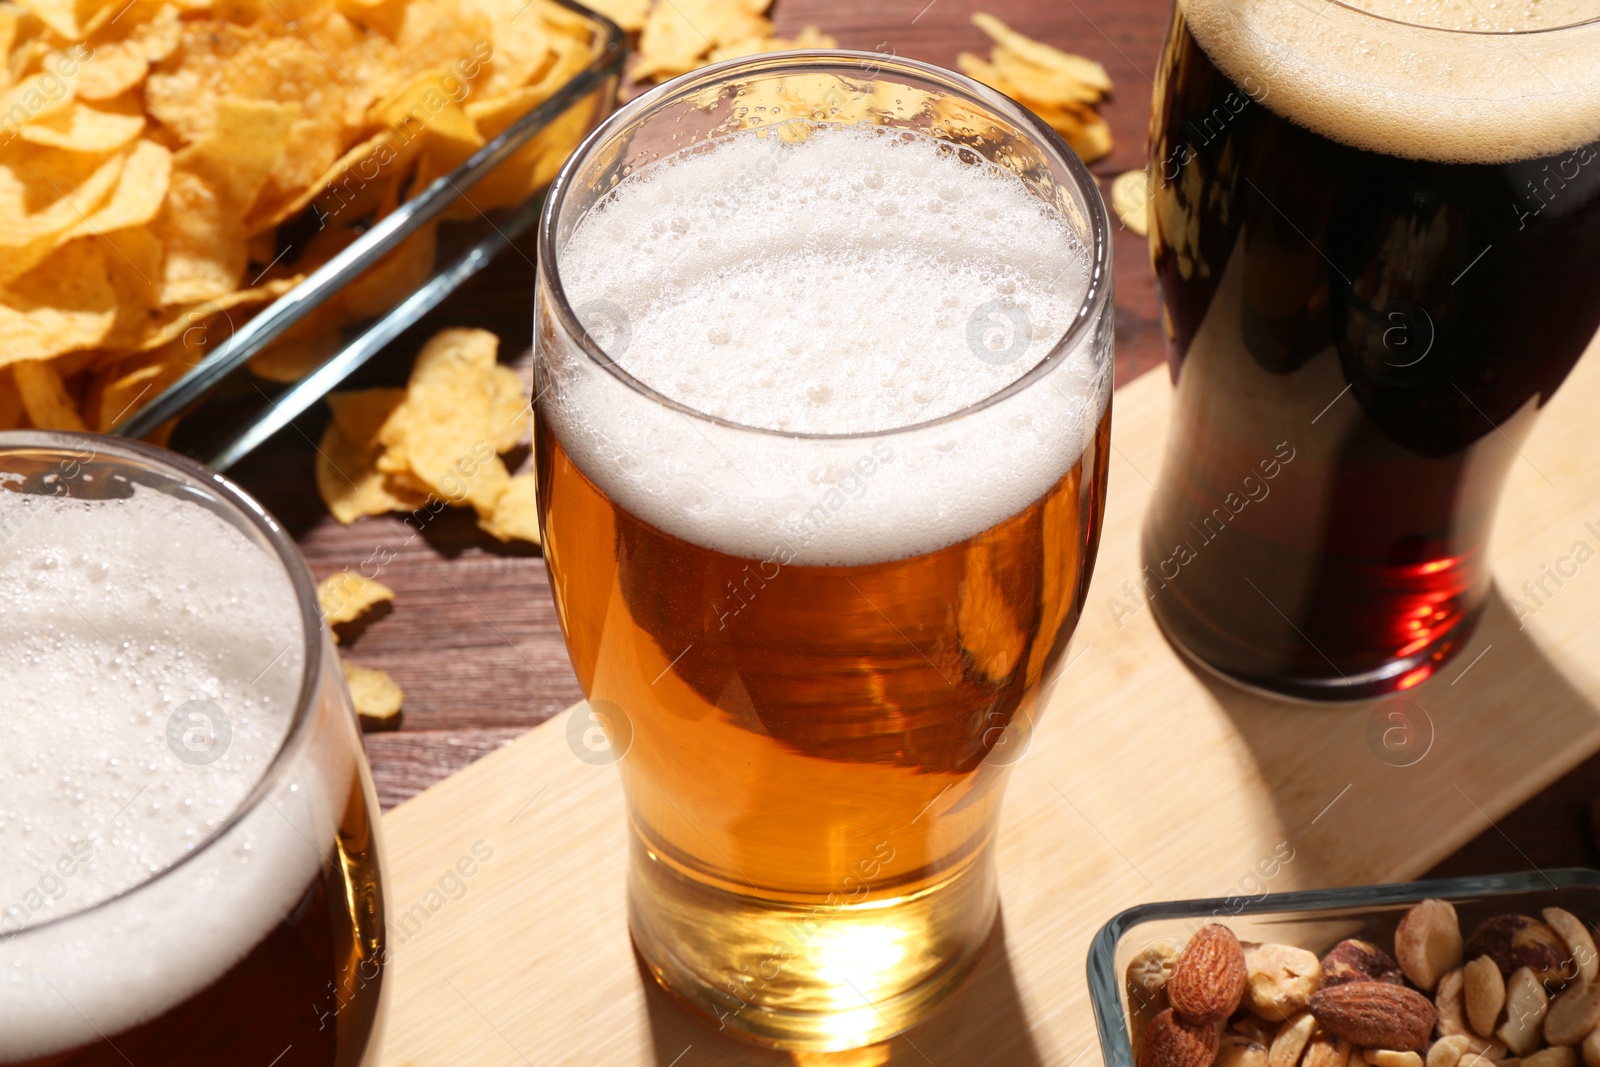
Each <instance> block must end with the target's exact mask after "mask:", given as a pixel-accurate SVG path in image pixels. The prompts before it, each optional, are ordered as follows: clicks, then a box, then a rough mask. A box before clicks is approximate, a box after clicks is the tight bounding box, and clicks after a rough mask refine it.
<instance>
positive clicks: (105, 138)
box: [0, 0, 597, 431]
mask: <svg viewBox="0 0 1600 1067" xmlns="http://www.w3.org/2000/svg"><path fill="white" fill-rule="evenodd" d="M593 30H594V26H593V24H592V23H591V22H590V21H588V20H586V19H583V18H581V17H579V16H577V15H575V14H573V13H572V12H570V11H568V10H567V9H565V8H563V7H561V6H560V5H558V4H555V3H553V2H551V0H531V2H530V0H20V2H16V0H0V58H3V60H4V62H3V63H0V429H9V428H14V427H18V426H34V427H39V428H46V429H90V430H101V431H103V430H107V429H110V428H111V427H112V426H114V425H115V424H116V423H118V422H120V421H121V420H123V419H124V418H126V417H127V416H128V415H129V414H131V413H132V412H133V411H135V410H136V409H137V408H138V407H139V406H140V405H141V404H143V403H148V402H149V400H151V399H153V398H154V397H155V396H156V395H158V394H159V392H160V391H161V390H162V389H163V388H165V387H166V386H167V385H168V384H170V383H171V382H172V381H174V380H176V379H177V378H178V377H180V376H181V375H182V374H183V373H184V372H185V371H187V370H188V369H189V368H190V367H191V366H192V365H194V364H195V363H197V362H198V361H199V360H200V359H201V358H203V357H204V356H205V355H206V354H207V353H208V352H209V351H211V350H213V349H214V347H215V345H216V344H217V343H219V342H220V341H221V340H224V339H225V338H226V337H227V336H228V335H229V334H231V332H232V330H233V329H235V328H236V327H237V326H238V325H240V324H242V322H243V321H244V319H245V318H247V317H248V316H249V315H250V314H252V313H253V312H254V311H256V310H259V309H260V308H261V307H262V306H264V305H265V304H267V303H269V302H270V301H272V300H274V299H276V298H277V297H279V296H281V295H282V294H283V293H285V292H286V291H288V290H289V289H290V288H291V287H292V286H294V285H295V284H296V283H297V282H299V281H300V280H301V279H302V278H304V277H305V275H306V274H307V273H309V272H310V271H312V270H314V269H315V268H316V267H318V266H320V265H321V264H323V263H325V262H327V261H328V259H330V258H331V257H332V256H334V255H335V254H337V253H338V252H339V251H340V250H342V249H343V248H345V247H346V246H348V245H349V244H350V243H351V242H353V241H354V240H356V238H357V237H358V236H359V235H360V234H361V233H363V232H365V230H366V229H367V228H369V227H370V226H371V225H372V224H373V223H374V222H375V221H376V220H377V219H380V218H382V217H383V216H384V215H385V214H387V213H388V212H390V211H392V210H393V209H394V208H395V207H396V206H397V205H398V204H399V203H401V202H402V201H403V200H405V199H406V198H407V197H408V196H410V195H413V194H414V193H416V192H417V191H420V189H421V188H423V187H425V186H426V185H427V184H428V183H430V182H432V181H433V180H434V179H435V178H437V177H438V176H439V175H441V174H443V173H446V172H447V171H449V170H450V169H451V168H453V167H455V166H457V165H458V164H460V163H461V162H462V161H464V160H465V159H466V158H467V157H468V156H470V155H471V153H472V152H473V151H475V150H476V149H477V148H479V147H481V146H482V145H483V144H484V143H485V142H486V141H487V140H488V139H490V138H492V137H494V136H495V135H496V134H498V133H499V132H501V131H502V130H504V129H505V128H506V127H507V126H508V125H510V124H511V123H512V122H513V121H515V120H516V119H517V118H518V117H520V116H521V115H523V114H525V113H526V112H527V111H528V110H529V109H531V108H532V107H534V106H536V105H537V104H538V103H540V102H542V101H543V100H545V99H547V98H548V97H549V96H551V95H552V94H553V93H554V92H555V91H556V90H557V89H559V88H560V87H561V86H562V85H564V84H566V83H567V82H568V81H569V80H571V78H572V77H573V76H574V75H575V74H576V73H577V72H579V71H580V70H581V69H582V68H583V67H584V66H585V65H586V64H587V63H588V62H590V60H591V59H592V58H593V57H594V55H595V53H596V49H597V42H596V41H595V40H594V32H593ZM593 117H594V116H593V114H592V102H585V106H580V107H576V108H574V109H572V110H570V111H569V112H568V113H567V114H566V115H565V116H563V117H562V118H561V119H560V120H558V122H557V123H556V124H555V126H554V127H552V128H551V129H550V130H547V131H545V132H544V133H543V134H541V135H540V137H539V138H537V139H536V140H535V142H534V143H532V144H530V145H529V146H527V148H526V149H525V150H524V151H523V152H522V153H521V154H519V156H518V157H516V158H515V159H513V160H511V161H509V162H508V163H507V164H506V165H504V166H502V167H501V168H499V169H498V170H497V171H496V172H495V173H493V174H491V175H489V176H488V177H487V178H486V179H485V180H484V181H483V182H482V183H480V184H479V185H478V186H476V187H475V188H474V189H473V190H472V192H471V194H470V197H471V203H470V204H462V205H459V208H460V212H461V214H463V215H471V216H473V217H476V212H477V211H478V210H479V209H487V208H489V207H491V206H501V205H506V204H512V203H516V202H519V201H520V200H522V199H524V198H525V197H526V196H527V195H528V194H529V193H530V192H531V191H533V190H534V189H536V188H537V187H539V186H540V185H542V184H544V183H545V182H547V181H548V180H549V178H550V177H551V176H553V174H554V173H555V171H556V170H557V169H558V168H559V167H560V165H561V163H562V162H563V161H564V160H565V158H566V156H567V154H568V153H569V152H570V150H571V148H572V147H573V146H574V145H575V144H576V143H577V141H578V140H579V139H580V138H581V136H582V134H583V132H584V130H585V129H586V128H587V126H588V125H589V123H590V121H591V120H592V118H593ZM433 258H434V235H433V233H432V232H431V230H428V231H424V232H421V233H418V234H417V235H415V236H414V237H412V238H411V239H410V240H409V241H407V242H406V243H404V244H403V245H401V246H400V247H399V248H398V249H396V251H395V252H394V253H393V254H391V255H390V256H389V257H388V258H387V259H386V260H384V261H383V262H381V263H380V264H378V265H377V266H375V267H374V268H372V269H371V270H369V271H368V272H367V273H366V275H365V276H363V277H362V278H360V279H359V280H357V281H356V282H355V283H354V284H353V285H351V286H350V287H348V288H347V289H346V290H345V291H344V292H342V293H340V294H339V295H338V296H337V297H335V298H334V299H333V300H332V301H330V302H329V304H327V305H324V307H322V308H320V309H318V312H316V313H314V314H313V315H312V316H310V317H309V318H308V320H307V321H304V322H302V323H301V324H300V326H299V327H297V328H296V329H295V330H294V331H292V332H291V335H289V336H287V337H285V338H284V339H283V340H282V341H281V342H280V343H279V344H278V345H277V346H276V347H275V348H274V349H272V350H269V351H267V352H265V353H263V354H262V356H261V357H259V358H258V359H257V360H256V361H254V362H253V363H252V367H253V369H254V370H255V371H256V372H257V373H258V374H260V375H262V376H263V377H267V378H271V379H274V380H292V379H293V378H296V377H298V376H300V375H301V374H303V373H305V372H306V371H307V370H309V369H310V368H311V367H313V366H315V365H316V364H317V363H319V362H320V361H321V360H322V359H323V358H325V357H326V356H327V355H328V354H329V353H330V352H331V351H332V349H333V347H334V346H335V344H336V341H337V337H336V334H337V330H338V329H339V327H340V326H342V325H344V324H346V323H348V322H351V321H354V320H357V319H361V318H367V317H370V316H372V315H375V314H379V313H381V312H383V311H386V310H387V309H388V308H389V307H390V306H392V305H393V304H394V303H395V302H397V301H398V300H399V299H400V298H401V297H403V296H404V295H406V294H407V293H409V292H410V291H411V290H412V289H414V288H415V287H416V285H417V284H419V283H420V282H421V281H422V280H423V279H425V278H426V277H427V276H428V274H429V273H430V271H431V269H432V266H433Z"/></svg>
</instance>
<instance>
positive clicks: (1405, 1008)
mask: <svg viewBox="0 0 1600 1067" xmlns="http://www.w3.org/2000/svg"><path fill="white" fill-rule="evenodd" d="M1311 1014H1312V1015H1314V1016H1315V1017H1316V1020H1317V1022H1319V1023H1321V1024H1322V1026H1323V1028H1324V1029H1326V1030H1328V1031H1330V1032H1331V1033H1334V1034H1337V1035H1338V1036H1340V1037H1342V1038H1344V1039H1345V1040H1346V1041H1349V1042H1351V1043H1352V1044H1355V1045H1360V1046H1361V1047H1362V1048H1383V1049H1394V1050H1396V1051H1398V1052H1417V1051H1421V1050H1422V1049H1425V1048H1427V1047H1428V1039H1429V1038H1430V1037H1431V1036H1432V1035H1433V1022H1434V1011H1433V1004H1432V1003H1431V1002H1430V1001H1429V1000H1428V998H1427V997H1425V996H1423V995H1422V994H1421V993H1418V992H1417V991H1416V990H1414V989H1407V988H1406V987H1405V986H1398V985H1391V984H1390V983H1388V982H1347V983H1345V984H1344V985H1339V986H1334V987H1333V988H1332V989H1322V990H1318V991H1317V993H1316V995H1315V996H1313V997H1312V998H1311Z"/></svg>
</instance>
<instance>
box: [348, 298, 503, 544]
mask: <svg viewBox="0 0 1600 1067" xmlns="http://www.w3.org/2000/svg"><path fill="white" fill-rule="evenodd" d="M498 348H499V339H498V338H496V337H495V335H494V334H492V333H489V332H488V331H486V330H444V331H442V332H440V333H438V334H436V335H434V337H433V338H432V339H431V340H430V341H428V343H427V344H426V345H424V346H423V348H422V351H421V352H419V353H418V354H417V362H416V365H415V366H414V367H413V368H412V371H411V379H410V381H409V382H408V383H407V386H406V399H405V402H404V403H403V404H401V405H400V407H399V408H398V409H396V411H395V412H394V414H393V415H392V416H390V418H389V420H388V421H387V422H386V423H384V426H383V429H382V431H381V432H380V433H379V440H380V441H381V442H382V444H383V445H384V447H385V449H386V451H385V452H384V454H383V455H382V456H380V457H379V458H378V464H377V466H378V469H379V470H381V471H385V472H387V473H396V472H399V471H401V470H405V471H409V472H410V474H411V475H412V476H414V477H415V478H416V479H417V480H418V481H419V482H421V483H422V484H423V485H425V486H427V487H428V489H429V490H430V491H431V492H433V493H437V494H438V495H439V496H441V497H443V498H444V499H445V500H448V501H450V502H451V503H453V504H461V503H463V502H464V503H468V504H470V505H472V507H473V509H474V510H476V511H477V512H478V514H479V515H487V514H489V513H490V512H492V511H493V510H494V502H495V499H496V498H497V497H498V496H499V495H500V492H501V490H503V489H504V488H505V486H506V483H507V482H508V481H510V477H511V476H510V474H509V473H508V472H507V471H506V467H505V464H504V463H502V462H501V461H500V457H499V456H498V455H497V454H496V453H495V449H494V445H493V441H495V440H497V439H498V436H499V435H498V434H497V433H495V427H493V426H492V421H493V402H492V392H491V388H492V387H491V385H490V381H491V377H492V374H493V367H494V366H495V353H496V351H497V349H498Z"/></svg>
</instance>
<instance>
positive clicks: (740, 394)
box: [535, 52, 1112, 1050]
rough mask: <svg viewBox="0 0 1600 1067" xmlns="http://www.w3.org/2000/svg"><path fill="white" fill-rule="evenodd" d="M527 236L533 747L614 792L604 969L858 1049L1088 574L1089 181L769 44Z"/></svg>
mask: <svg viewBox="0 0 1600 1067" xmlns="http://www.w3.org/2000/svg"><path fill="white" fill-rule="evenodd" d="M539 240H540V245H539V280H538V295H537V308H536V323H535V336H536V340H535V374H536V383H535V384H536V392H537V398H538V399H537V413H538V419H537V427H538V429H537V438H536V447H535V451H536V454H537V466H538V477H539V490H540V501H541V508H542V515H541V520H542V523H543V532H544V544H545V558H546V561H547V564H548V566H549V571H550V576H551V584H552V587H553V588H554V591H555V597H556V602H557V606H558V609H559V614H560V619H561V623H562V628H563V632H564V634H565V637H566V642H567V647H568V650H569V651H570V653H571V657H572V662H573V666H574V668H575V670H576V672H577V675H578V678H579V680H580V682H581V684H582V686H583V690H584V692H585V694H586V695H587V696H588V698H589V700H588V704H587V705H586V706H585V707H581V708H579V709H577V710H576V711H575V712H574V713H573V715H574V720H573V721H574V726H573V727H572V728H571V729H569V737H571V738H572V739H573V746H574V751H575V752H576V753H577V754H578V755H579V756H580V757H582V758H585V759H589V760H591V761H592V762H596V763H601V762H614V763H615V764H616V765H617V767H618V768H619V770H620V771H621V774H622V784H623V787H624V789H625V790H626V793H627V800H628V810H629V820H630V827H631V833H630V840H631V849H632V855H631V860H630V865H629V887H628V888H629V907H630V927H631V930H632V935H633V939H634V942H635V944H636V946H637V948H638V950H639V952H640V954H641V955H642V957H643V959H644V961H645V962H646V964H647V965H648V967H649V969H650V970H651V971H652V972H653V974H654V975H655V977H656V978H657V979H658V980H659V982H660V983H661V984H662V985H663V986H664V987H665V988H666V989H667V990H669V991H670V992H672V993H673V994H676V996H678V997H679V998H680V999H681V1000H682V1001H684V1002H686V1003H687V1004H688V1005H690V1006H691V1007H692V1008H694V1009H696V1010H698V1011H699V1012H700V1013H702V1014H703V1015H705V1016H707V1017H709V1018H710V1019H711V1020H713V1021H714V1023H715V1025H718V1026H720V1027H722V1028H725V1029H729V1030H731V1031H733V1032H735V1033H738V1034H741V1035H744V1036H746V1037H749V1038H752V1039H755V1040H757V1041H760V1042H764V1043H768V1044H772V1045H776V1046H780V1047H785V1048H791V1049H814V1050H830V1049H844V1048H851V1047H856V1046H861V1045H866V1044H870V1043H873V1042H875V1041H878V1040H881V1039H884V1038H886V1037H889V1036H891V1035H893V1034H895V1033H897V1032H899V1031H900V1030H902V1029H904V1028H905V1027H906V1026H908V1025H910V1024H912V1023H914V1022H916V1021H917V1020H918V1019H919V1018H921V1017H922V1016H924V1015H925V1014H926V1013H927V1012H928V1011H929V1010H930V1009H931V1007H932V1006H933V1005H934V1004H936V1003H937V1002H938V1001H939V1000H940V999H941V998H942V997H944V996H945V995H946V994H948V993H949V992H950V991H951V989H952V988H953V987H954V986H955V985H956V983H958V982H959V980H960V978H961V977H962V976H963V975H964V974H965V973H966V972H967V971H968V970H969V968H970V967H971V965H972V963H973V962H974V960H975V958H976V956H977V954H978V953H979V951H980V950H981V948H982V947H983V945H984V944H985V941H986V939H987V937H988V935H989V932H990V930H991V928H992V926H993V923H994V920H995V916H996V914H997V906H998V900H997V888H996V879H995V870H994V858H993V857H994V850H993V848H992V843H993V838H994V834H995V828H996V823H997V820H998V815H999V810H1000V801H1001V794H1002V791H1003V787H1004V785H1005V780H1006V777H1007V773H1008V771H1009V768H1010V766H1011V765H1012V764H1014V763H1015V762H1016V761H1017V760H1018V759H1019V758H1023V757H1024V756H1025V750H1026V745H1027V738H1028V736H1029V732H1030V730H1031V729H1032V727H1033V724H1034V722H1035V720H1036V718H1037V716H1038V714H1039V711H1040V708H1041V707H1042V705H1043V702H1044V694H1045V692H1046V684H1047V683H1048V682H1049V681H1050V680H1051V679H1052V678H1053V675H1054V672H1055V671H1056V668H1057V665H1058V663H1059V662H1060V660H1061V657H1062V653H1063V650H1064V649H1065V647H1066V645H1067V642H1068V639H1069V638H1070V636H1071V634H1072V630H1073V628H1074V626H1075V624H1076V623H1077V620H1078V616H1079V612H1080V609H1081V607H1082V603H1083V597H1084V591H1085V588H1086V587H1087V585H1088V581H1089V574H1090V570H1091V567H1092V565H1093V561H1094V555H1095V548H1096V542H1097V539H1098V536H1099V530H1100V521H1101V514H1102V509H1103V506H1104V494H1105V484H1106V458H1107V449H1108V447H1109V442H1108V436H1107V435H1108V433H1109V428H1110V399H1111V351H1112V328H1111V294H1110V286H1111V274H1110V247H1109V242H1108V237H1107V224H1106V215H1105V210H1104V206H1103V205H1102V203H1101V200H1100V197H1099V195H1098V193H1097V191H1096V188H1095V184H1094V181H1093V179H1092V178H1091V177H1090V176H1089V174H1088V172H1087V171H1086V170H1085V169H1084V167H1083V165H1082V164H1081V163H1080V162H1079V161H1078V160H1077V158H1076V157H1074V156H1073V155H1072V153H1071V151H1070V150H1069V149H1068V148H1067V147H1066V145H1065V144H1063V143H1062V142H1061V141H1060V139H1059V138H1058V137H1056V135H1055V134H1054V133H1052V132H1051V131H1050V130H1049V129H1048V128H1047V127H1045V126H1044V125H1043V124H1042V123H1040V122H1039V121H1038V120H1037V119H1036V118H1034V117H1033V116H1032V115H1031V114H1029V113H1028V112H1026V111H1024V110H1023V109H1021V108H1020V107H1018V106H1017V105H1015V104H1014V103H1012V102H1011V101H1010V100H1008V99H1006V98H1005V97H1003V96H1000V95H999V94H997V93H994V92H992V91H990V90H988V89H986V88H984V87H983V86H980V85H978V84H976V83H974V82H971V81H969V80H967V79H965V78H962V77H960V76H958V75H955V74H951V73H949V72H946V71H943V70H939V69H938V68H934V67H930V66H926V65H923V64H919V63H912V62H906V61H901V60H896V59H891V58H886V57H884V56H879V55H866V54H858V53H839V52H799V53H787V54H783V55H780V56H765V57H757V58H752V59H746V60H737V61H733V62H731V63H727V64H722V65H718V66H714V67H710V68H707V69H706V70H704V71H700V72H696V73H693V74H690V75H687V76H685V77H683V78H681V79H679V80H677V81H675V82H671V83H668V84H667V85H664V86H662V87H660V88H657V89H655V90H654V91H652V92H649V93H647V94H645V95H644V96H642V97H640V98H639V99H638V100H636V101H634V102H633V103H632V104H630V105H629V106H627V107H625V108H624V109H622V110H621V111H620V112H618V113H617V114H616V115H615V116H614V117H613V118H612V119H611V120H610V121H609V122H608V123H607V124H606V125H605V126H604V127H602V128H601V129H600V130H598V131H597V132H596V133H595V134H594V135H593V136H592V137H590V139H589V140H588V141H587V142H586V143H585V145H584V146H583V147H582V148H581V149H580V150H579V152H578V153H577V154H576V155H575V156H574V157H573V158H572V160H571V161H570V162H569V163H568V165H567V167H566V169H565V170H564V171H563V172H562V174H561V176H560V177H559V179H558V180H557V182H556V183H555V185H554V186H553V187H552V191H551V194H550V198H549V202H548V204H547V206H546V211H545V215H544V218H543V225H542V230H541V234H540V238H539Z"/></svg>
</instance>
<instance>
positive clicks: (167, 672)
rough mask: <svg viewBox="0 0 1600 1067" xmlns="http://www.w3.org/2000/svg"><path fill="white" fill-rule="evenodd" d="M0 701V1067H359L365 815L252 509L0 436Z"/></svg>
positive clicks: (123, 454) (354, 767)
mask: <svg viewBox="0 0 1600 1067" xmlns="http://www.w3.org/2000/svg"><path fill="white" fill-rule="evenodd" d="M0 693H3V694H4V696H3V697H0V706H3V707H4V710H5V714H4V719H3V722H0V857H4V859H3V861H0V1064H9V1065H30V1067H38V1065H44V1064H48V1065H50V1067H88V1065H101V1064H127V1063H135V1064H140V1065H144V1064H151V1065H155V1064H161V1065H164V1067H189V1065H194V1067H202V1065H203V1067H217V1065H219V1064H259V1065H261V1067H267V1065H269V1064H274V1065H277V1067H291V1065H296V1067H298V1065H305V1067H313V1065H314V1067H334V1065H341V1067H342V1065H351V1067H355V1065H366V1064H375V1063H376V1062H377V1054H378V1053H377V1049H378V1043H379V1036H380V1030H381V1024H382V1019H383V1007H384V994H385V992H386V988H387V986H386V983H385V982H384V972H385V942H384V901H383V879H382V860H381V848H380V842H379V837H378V821H377V812H378V806H377V802H376V799H375V797H374V795H373V791H372V783H371V781H370V779H369V776H368V771H367V765H366V761H365V759H364V757H363V755H362V751H361V741H360V736H359V734H358V732H357V728H356V722H355V716H354V713H353V711H352V710H351V705H350V698H349V695H348V693H347V691H346V689H345V685H344V680H343V677H342V676H341V673H340V669H339V664H338V660H337V659H336V658H335V656H334V653H333V648H332V646H331V644H330V642H329V640H328V638H327V637H325V636H324V634H323V627H322V621H321V615H320V612H319V610H318V606H317V597H316V591H315V588H314V586H313V585H312V582H311V576H310V575H309V574H308V573H307V572H306V568H305V564H304V562H303V561H302V560H301V558H300V555H299V552H298V551H297V550H296V548H295V546H294V542H293V541H292V540H291V539H290V538H289V536H288V535H287V534H286V533H285V532H284V530H283V528H282V527H281V526H279V525H278V523H277V522H276V521H275V520H274V519H272V517H271V516H269V515H268V514H267V513H266V512H265V511H263V510H262V508H261V506H260V505H259V504H257V503H256V502H255V501H253V500H251V499H250V498H249V497H247V496H246V495H245V494H244V493H242V492H241V491H240V490H239V489H238V488H237V487H236V486H234V485H233V484H232V483H231V482H229V481H228V480H227V479H225V478H223V477H222V476H221V475H218V474H216V473H215V472H212V471H208V470H206V469H204V468H202V467H200V466H198V465H196V464H193V463H190V462H188V461H186V460H184V459H182V458H181V457H178V456H176V455H173V454H172V453H169V452H165V451H163V450H161V449H157V448H154V447H152V446H149V445H145V444H142V443H140V442H132V441H124V440H120V439H112V438H99V437H90V436H87V435H82V434H56V433H31V432H30V433H0Z"/></svg>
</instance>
